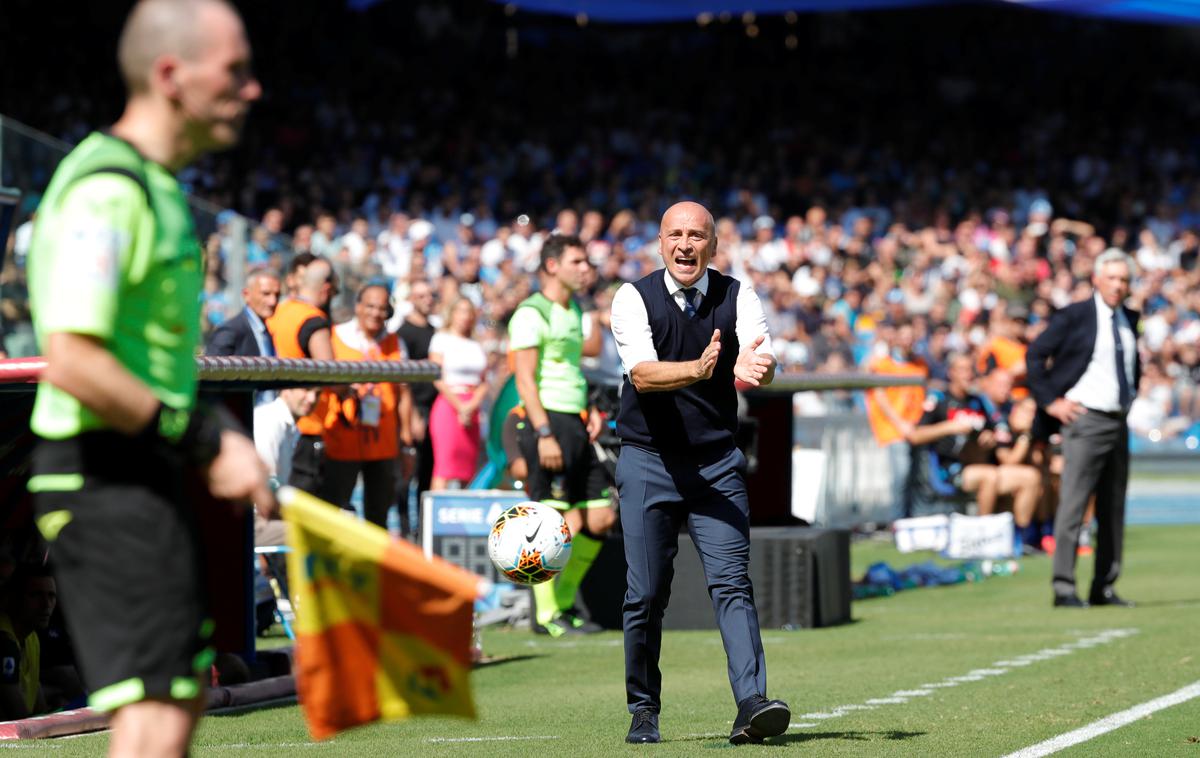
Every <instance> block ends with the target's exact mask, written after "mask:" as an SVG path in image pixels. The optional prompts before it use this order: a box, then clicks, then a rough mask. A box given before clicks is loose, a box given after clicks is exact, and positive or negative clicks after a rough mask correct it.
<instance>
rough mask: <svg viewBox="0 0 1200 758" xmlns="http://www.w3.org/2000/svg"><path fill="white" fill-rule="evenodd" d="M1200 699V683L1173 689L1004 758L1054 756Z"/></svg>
mask: <svg viewBox="0 0 1200 758" xmlns="http://www.w3.org/2000/svg"><path fill="white" fill-rule="evenodd" d="M1197 697H1200V682H1193V683H1192V684H1189V685H1188V686H1186V687H1184V688H1183V689H1179V690H1175V691H1174V692H1172V693H1171V694H1170V695H1163V696H1162V697H1160V698H1155V699H1154V700H1151V701H1149V702H1146V703H1142V704H1141V705H1135V706H1133V707H1132V708H1129V709H1128V710H1124V711H1121V712H1120V713H1114V714H1112V715H1111V716H1105V717H1104V718H1102V719H1100V720H1099V721H1093V722H1092V723H1090V724H1088V725H1087V726H1085V727H1081V728H1079V729H1076V730H1075V731H1073V732H1067V733H1066V734H1060V735H1058V736H1057V737H1052V738H1050V739H1048V740H1046V741H1045V742H1039V743H1038V744H1036V745H1030V746H1029V747H1027V748H1025V749H1024V750H1018V751H1017V752H1015V753H1009V754H1008V755H1006V756H1004V758H1041V756H1044V755H1050V754H1051V753H1057V752H1058V751H1059V750H1063V749H1064V748H1068V747H1071V746H1072V745H1078V744H1079V743H1081V742H1087V741H1088V740H1090V739H1094V738H1096V737H1099V736H1100V735H1102V734H1106V733H1108V732H1111V731H1113V730H1114V729H1120V728H1121V727H1123V726H1125V725H1126V724H1131V723H1133V722H1134V721H1137V720H1138V719H1140V718H1144V717H1146V716H1149V715H1150V714H1151V713H1154V712H1155V711H1161V710H1163V709H1164V708H1170V707H1171V706H1173V705H1179V704H1180V703H1186V702H1187V701H1189V700H1192V699H1193V698H1197Z"/></svg>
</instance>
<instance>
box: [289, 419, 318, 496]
mask: <svg viewBox="0 0 1200 758" xmlns="http://www.w3.org/2000/svg"><path fill="white" fill-rule="evenodd" d="M324 470H325V443H324V442H322V441H321V435H319V434H303V435H301V436H300V439H298V440H296V449H295V451H294V452H293V453H292V473H291V474H289V475H288V480H287V483H288V484H289V485H291V486H292V487H295V488H296V489H298V490H304V491H305V492H307V493H309V494H310V495H319V494H320V492H321V476H322V474H323V473H324Z"/></svg>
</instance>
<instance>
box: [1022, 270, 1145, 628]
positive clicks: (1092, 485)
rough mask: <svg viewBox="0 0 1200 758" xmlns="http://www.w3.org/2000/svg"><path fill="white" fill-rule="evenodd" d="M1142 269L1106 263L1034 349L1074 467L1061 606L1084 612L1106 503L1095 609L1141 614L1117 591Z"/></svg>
mask: <svg viewBox="0 0 1200 758" xmlns="http://www.w3.org/2000/svg"><path fill="white" fill-rule="evenodd" d="M1133 268H1134V264H1133V261H1132V259H1131V258H1130V257H1129V256H1128V255H1127V254H1125V253H1124V252H1122V251H1120V250H1115V249H1112V250H1107V251H1105V252H1104V253H1101V254H1100V255H1099V256H1097V258H1096V262H1095V265H1094V267H1093V271H1092V285H1093V286H1094V287H1095V295H1094V296H1093V297H1091V298H1089V299H1088V300H1085V301H1083V302H1079V303H1074V304H1072V305H1069V306H1067V307H1066V308H1064V309H1062V310H1061V311H1059V312H1058V313H1056V314H1055V315H1054V317H1053V318H1052V319H1051V320H1050V324H1049V326H1048V327H1047V328H1046V331H1044V332H1043V333H1042V334H1041V335H1040V336H1039V337H1038V338H1037V339H1036V340H1035V341H1034V342H1033V344H1032V345H1030V346H1029V352H1028V354H1027V356H1026V363H1027V371H1028V374H1027V376H1028V381H1029V388H1030V390H1031V391H1032V392H1033V396H1034V398H1035V399H1036V400H1037V403H1038V406H1039V410H1040V414H1039V416H1040V425H1041V427H1042V434H1043V435H1048V434H1049V433H1051V432H1053V431H1054V430H1055V428H1056V427H1058V426H1059V425H1061V428H1062V435H1063V457H1064V466H1063V473H1062V489H1061V492H1062V494H1061V499H1060V502H1059V505H1058V513H1057V515H1056V516H1055V519H1054V537H1055V549H1054V605H1055V606H1060V607H1070V608H1082V607H1086V606H1087V605H1088V603H1085V602H1083V601H1082V600H1080V599H1079V597H1078V596H1077V595H1076V594H1075V551H1076V547H1077V545H1078V543H1079V530H1080V527H1081V526H1082V524H1083V513H1084V509H1086V508H1087V504H1088V500H1089V498H1091V496H1092V495H1093V494H1095V496H1096V523H1097V527H1098V529H1099V534H1098V540H1097V547H1096V571H1095V576H1094V577H1093V579H1092V589H1091V593H1090V594H1089V596H1088V601H1089V603H1090V604H1091V605H1119V606H1131V605H1133V604H1132V603H1130V602H1129V601H1127V600H1124V599H1122V598H1121V597H1119V596H1118V595H1117V594H1116V593H1115V592H1114V591H1113V585H1114V584H1116V581H1117V577H1118V576H1119V575H1120V573H1121V548H1122V544H1123V542H1124V537H1125V488H1126V485H1127V484H1128V481H1129V427H1128V426H1127V425H1126V422H1125V414H1126V413H1127V412H1128V411H1129V406H1130V404H1131V403H1132V402H1133V398H1134V397H1135V396H1136V395H1137V386H1138V381H1139V380H1140V379H1141V367H1140V365H1139V362H1138V353H1137V325H1138V313H1137V312H1136V311H1133V310H1130V309H1129V308H1126V307H1125V305H1124V303H1125V299H1126V298H1127V297H1129V286H1130V280H1131V277H1132V274H1133Z"/></svg>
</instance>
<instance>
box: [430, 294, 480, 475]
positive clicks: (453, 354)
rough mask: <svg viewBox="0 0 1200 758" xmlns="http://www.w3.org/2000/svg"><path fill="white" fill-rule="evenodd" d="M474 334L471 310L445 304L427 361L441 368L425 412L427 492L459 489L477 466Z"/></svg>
mask: <svg viewBox="0 0 1200 758" xmlns="http://www.w3.org/2000/svg"><path fill="white" fill-rule="evenodd" d="M474 332H475V306H474V305H473V304H472V303H471V301H470V300H467V299H466V298H462V297H460V298H458V299H457V300H455V301H454V302H453V304H452V305H451V306H450V309H449V311H448V316H447V318H446V328H445V329H443V330H442V331H440V332H438V333H437V334H435V335H433V341H432V342H430V343H429V360H431V361H433V362H434V363H436V364H438V365H439V366H441V367H442V377H441V379H439V380H438V381H436V382H434V386H435V387H437V389H438V396H437V399H436V400H434V401H433V410H432V411H430V413H429V440H430V443H431V444H432V445H433V478H432V479H431V481H430V485H429V488H430V489H433V490H444V489H446V487H447V486H449V485H450V484H451V483H452V482H455V483H457V484H458V485H459V486H465V485H466V484H467V483H468V482H469V481H470V480H471V477H473V476H474V475H475V469H476V466H477V464H478V462H479V448H480V444H481V443H480V436H479V405H480V404H481V403H482V402H483V396H484V395H485V394H487V385H486V384H485V383H484V381H483V376H484V373H485V372H486V371H487V354H486V353H484V351H483V346H482V345H480V344H479V343H478V342H476V341H475V340H473V339H472V338H471V335H472V334H474Z"/></svg>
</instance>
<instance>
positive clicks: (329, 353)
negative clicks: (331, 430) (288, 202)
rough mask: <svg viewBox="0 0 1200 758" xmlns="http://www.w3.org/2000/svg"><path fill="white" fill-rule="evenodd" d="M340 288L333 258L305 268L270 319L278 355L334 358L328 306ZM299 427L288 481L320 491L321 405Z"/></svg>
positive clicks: (308, 489) (322, 459)
mask: <svg viewBox="0 0 1200 758" xmlns="http://www.w3.org/2000/svg"><path fill="white" fill-rule="evenodd" d="M337 287H338V284H337V276H336V275H335V274H334V273H333V268H332V267H331V266H330V265H329V261H327V260H325V259H323V258H317V259H314V260H313V261H312V262H311V263H309V264H308V266H307V267H305V269H304V275H303V276H302V277H301V278H300V280H299V282H298V289H297V291H296V294H295V295H294V296H293V297H290V298H288V299H286V300H284V301H283V302H282V303H280V304H279V306H278V307H277V308H276V309H275V314H274V315H273V316H271V318H269V319H268V320H267V329H269V330H270V332H271V338H272V340H273V341H274V343H275V354H276V355H277V356H279V357H280V358H313V359H316V360H325V361H328V360H333V342H332V337H331V336H330V326H329V324H330V321H329V311H328V308H329V303H330V301H331V300H332V299H333V296H334V294H335V293H336V292H337ZM297 426H298V427H299V429H300V441H299V442H297V443H296V451H295V454H294V455H293V456H292V472H291V476H290V477H289V478H288V481H287V483H288V484H290V485H292V486H294V487H298V488H300V489H302V490H304V491H305V492H318V491H319V490H320V483H321V476H322V472H323V468H324V458H325V456H324V452H323V449H322V448H323V447H324V443H323V442H322V441H321V435H322V434H323V433H324V430H325V418H324V416H323V414H322V413H321V408H320V407H318V408H317V409H316V410H314V411H313V412H312V413H311V414H309V415H308V416H305V417H304V418H302V419H300V420H299V421H298V422H297Z"/></svg>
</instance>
